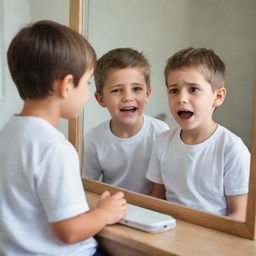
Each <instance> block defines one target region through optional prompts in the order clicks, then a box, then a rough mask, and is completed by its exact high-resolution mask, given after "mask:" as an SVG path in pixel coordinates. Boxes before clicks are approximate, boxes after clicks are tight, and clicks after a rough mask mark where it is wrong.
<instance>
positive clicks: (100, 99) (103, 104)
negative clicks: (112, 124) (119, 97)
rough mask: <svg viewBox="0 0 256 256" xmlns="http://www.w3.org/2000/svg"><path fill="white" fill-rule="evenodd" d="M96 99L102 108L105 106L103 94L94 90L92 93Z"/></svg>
mask: <svg viewBox="0 0 256 256" xmlns="http://www.w3.org/2000/svg"><path fill="white" fill-rule="evenodd" d="M94 96H95V98H96V100H97V101H98V103H99V104H100V105H101V106H102V107H103V108H106V107H107V105H106V103H105V100H104V96H103V94H101V93H99V92H95V94H94Z"/></svg>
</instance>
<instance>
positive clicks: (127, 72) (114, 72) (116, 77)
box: [105, 67, 145, 84]
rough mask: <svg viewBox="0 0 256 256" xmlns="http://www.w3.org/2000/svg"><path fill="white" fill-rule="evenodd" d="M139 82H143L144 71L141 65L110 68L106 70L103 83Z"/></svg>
mask: <svg viewBox="0 0 256 256" xmlns="http://www.w3.org/2000/svg"><path fill="white" fill-rule="evenodd" d="M122 81H124V82H132V81H133V82H136V81H137V82H140V83H145V77H144V73H143V72H142V70H141V67H127V68H111V69H109V71H108V72H107V75H106V79H105V84H108V83H113V82H114V83H116V82H122Z"/></svg>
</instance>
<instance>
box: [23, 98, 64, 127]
mask: <svg viewBox="0 0 256 256" xmlns="http://www.w3.org/2000/svg"><path fill="white" fill-rule="evenodd" d="M19 116H33V117H39V118H42V119H44V120H46V121H47V122H49V123H50V124H51V125H53V126H54V127H57V126H58V122H59V119H60V117H59V115H58V113H56V111H55V110H54V108H52V107H51V104H49V102H47V101H45V100H26V101H25V102H24V106H23V109H22V111H21V113H20V114H19Z"/></svg>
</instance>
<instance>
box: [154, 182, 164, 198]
mask: <svg viewBox="0 0 256 256" xmlns="http://www.w3.org/2000/svg"><path fill="white" fill-rule="evenodd" d="M152 196H153V197H157V198H160V199H165V200H166V189H165V186H164V184H158V183H154V185H153V191H152Z"/></svg>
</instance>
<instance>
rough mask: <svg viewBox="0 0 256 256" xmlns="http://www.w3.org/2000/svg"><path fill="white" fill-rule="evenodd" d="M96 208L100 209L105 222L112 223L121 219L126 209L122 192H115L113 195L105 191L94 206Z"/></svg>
mask: <svg viewBox="0 0 256 256" xmlns="http://www.w3.org/2000/svg"><path fill="white" fill-rule="evenodd" d="M96 209H99V210H102V212H104V215H105V217H106V224H107V225H110V224H114V223H116V222H118V221H119V220H121V219H122V218H123V217H124V216H125V215H126V211H127V205H126V200H125V199H124V194H123V193H122V192H117V193H116V194H114V195H113V196H111V195H110V193H109V192H108V191H105V192H104V193H103V194H102V195H101V197H100V199H99V201H98V204H97V206H96Z"/></svg>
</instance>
